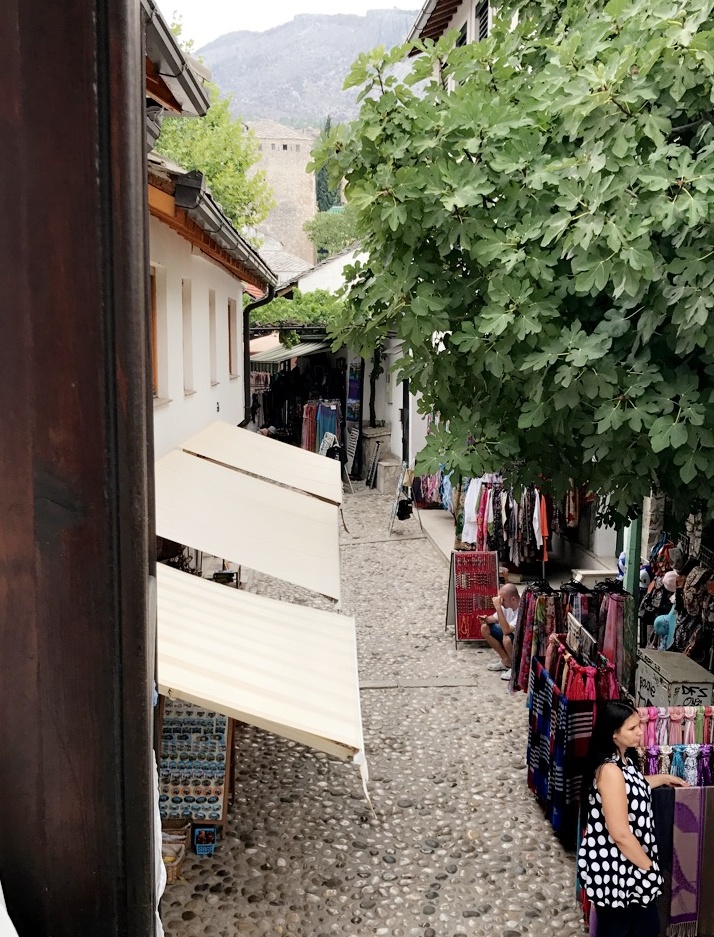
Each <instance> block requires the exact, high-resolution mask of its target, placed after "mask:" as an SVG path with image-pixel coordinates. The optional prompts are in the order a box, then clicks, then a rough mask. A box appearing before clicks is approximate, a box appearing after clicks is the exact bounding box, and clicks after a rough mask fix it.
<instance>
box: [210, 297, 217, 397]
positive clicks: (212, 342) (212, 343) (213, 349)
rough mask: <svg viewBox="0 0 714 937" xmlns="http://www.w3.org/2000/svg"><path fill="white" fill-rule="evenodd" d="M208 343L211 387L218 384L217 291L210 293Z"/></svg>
mask: <svg viewBox="0 0 714 937" xmlns="http://www.w3.org/2000/svg"><path fill="white" fill-rule="evenodd" d="M208 341H209V344H210V349H209V353H210V356H211V387H213V386H215V385H216V384H217V383H218V354H217V352H218V339H217V335H216V291H215V290H209V291H208Z"/></svg>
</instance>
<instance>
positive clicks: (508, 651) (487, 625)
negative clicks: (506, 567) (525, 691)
mask: <svg viewBox="0 0 714 937" xmlns="http://www.w3.org/2000/svg"><path fill="white" fill-rule="evenodd" d="M520 603H521V598H520V596H519V595H518V589H516V587H515V586H514V585H513V583H512V582H507V583H506V584H505V585H503V586H501V588H500V589H499V590H498V595H497V596H496V597H495V598H494V600H493V607H494V608H495V609H496V613H495V614H494V615H487V616H486V617H484V619H483V624H482V625H481V637H482V638H483V639H484V641H485V642H486V643H487V644H488V645H489V647H492V648H493V649H494V651H495V652H496V653H497V654H498V658H499V659H498V660H497V661H494V662H493V663H492V664H489V666H488V669H489V670H495V671H499V670H500V671H502V673H501V680H509V679H510V677H511V660H512V657H513V635H514V634H515V628H516V619H517V617H518V606H519V605H520Z"/></svg>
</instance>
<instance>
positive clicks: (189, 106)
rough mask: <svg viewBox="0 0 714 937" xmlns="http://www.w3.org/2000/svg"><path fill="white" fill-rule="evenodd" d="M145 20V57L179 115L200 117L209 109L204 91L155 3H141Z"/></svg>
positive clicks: (206, 94)
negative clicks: (173, 101) (153, 68)
mask: <svg viewBox="0 0 714 937" xmlns="http://www.w3.org/2000/svg"><path fill="white" fill-rule="evenodd" d="M141 6H142V9H143V12H144V16H145V18H146V54H147V55H148V56H149V58H150V59H151V61H152V62H154V64H155V65H156V66H157V68H158V69H159V72H160V74H161V77H162V78H163V80H164V81H165V82H166V85H167V86H168V88H169V89H170V91H171V93H172V94H173V96H174V97H175V98H176V100H177V101H178V102H179V104H180V105H181V108H182V113H183V114H186V115H192V116H194V117H203V116H204V115H205V114H206V113H207V112H208V108H209V106H210V100H209V97H208V92H207V91H206V89H205V88H204V86H203V83H202V81H201V79H200V78H199V77H198V75H197V74H196V73H195V72H194V70H193V69H192V68H191V66H190V65H189V63H188V61H187V59H186V56H185V55H184V53H183V52H182V50H181V48H180V46H179V44H178V43H177V42H176V39H175V37H174V35H173V33H172V32H171V29H170V27H169V25H168V24H167V22H166V20H165V19H164V18H163V16H162V15H161V12H160V11H159V8H158V6H157V5H156V2H155V0H141Z"/></svg>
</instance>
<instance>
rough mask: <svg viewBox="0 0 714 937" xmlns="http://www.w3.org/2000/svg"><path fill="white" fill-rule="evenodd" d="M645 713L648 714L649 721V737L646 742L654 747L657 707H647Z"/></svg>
mask: <svg viewBox="0 0 714 937" xmlns="http://www.w3.org/2000/svg"><path fill="white" fill-rule="evenodd" d="M647 712H648V713H649V714H650V721H649V727H650V736H649V741H648V742H647V744H648V745H655V744H656V743H657V707H656V706H648V707H647Z"/></svg>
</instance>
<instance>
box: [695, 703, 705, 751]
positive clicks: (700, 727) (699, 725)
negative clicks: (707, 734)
mask: <svg viewBox="0 0 714 937" xmlns="http://www.w3.org/2000/svg"><path fill="white" fill-rule="evenodd" d="M694 724H695V735H696V737H697V741H698V742H699V743H700V744H701V743H703V742H705V741H706V739H705V738H704V707H703V706H697V717H696V719H695V722H694Z"/></svg>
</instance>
